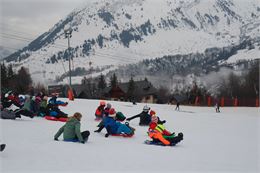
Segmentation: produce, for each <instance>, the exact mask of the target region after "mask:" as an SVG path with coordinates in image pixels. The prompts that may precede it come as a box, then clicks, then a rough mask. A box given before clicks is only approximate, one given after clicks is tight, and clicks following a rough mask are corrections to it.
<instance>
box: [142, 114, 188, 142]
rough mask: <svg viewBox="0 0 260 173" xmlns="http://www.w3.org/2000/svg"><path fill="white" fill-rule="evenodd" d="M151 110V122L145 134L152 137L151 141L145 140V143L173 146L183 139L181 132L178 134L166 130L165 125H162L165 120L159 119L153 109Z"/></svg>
mask: <svg viewBox="0 0 260 173" xmlns="http://www.w3.org/2000/svg"><path fill="white" fill-rule="evenodd" d="M151 112H152V114H153V116H152V122H151V123H150V125H149V129H148V132H147V134H148V136H149V137H150V138H151V139H152V141H150V140H146V141H145V143H146V144H153V145H163V146H174V145H176V144H177V143H179V142H180V141H182V140H183V134H182V133H178V135H176V134H175V133H174V132H173V133H171V132H169V131H168V130H166V128H165V126H164V125H163V123H165V122H164V121H160V120H159V118H158V117H157V116H156V115H155V114H156V113H155V111H151ZM158 120H159V121H158Z"/></svg>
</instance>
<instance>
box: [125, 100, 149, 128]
mask: <svg viewBox="0 0 260 173" xmlns="http://www.w3.org/2000/svg"><path fill="white" fill-rule="evenodd" d="M149 110H150V108H149V107H148V106H147V105H145V106H144V107H143V111H142V112H141V113H140V114H137V115H135V116H132V117H130V118H127V119H126V120H127V121H131V120H133V119H135V118H140V122H139V125H140V126H148V125H149V124H150V122H151V116H150V114H149Z"/></svg>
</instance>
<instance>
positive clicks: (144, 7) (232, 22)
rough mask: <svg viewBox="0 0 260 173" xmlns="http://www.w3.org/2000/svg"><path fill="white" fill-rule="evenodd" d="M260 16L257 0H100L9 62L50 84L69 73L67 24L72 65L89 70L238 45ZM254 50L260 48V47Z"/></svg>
mask: <svg viewBox="0 0 260 173" xmlns="http://www.w3.org/2000/svg"><path fill="white" fill-rule="evenodd" d="M259 17H260V5H259V1H258V0H249V1H244V0H211V1H208V0H187V1H182V0H174V1H169V0H129V1H124V0H112V1H111V0H109V1H108V0H107V1H106V0H103V1H99V0H98V1H97V0H96V1H91V2H86V4H85V5H82V7H81V8H78V9H75V10H74V11H73V12H72V13H71V14H69V15H68V17H66V18H65V19H63V20H61V21H59V22H58V23H57V24H56V25H55V26H54V27H53V28H51V29H50V30H49V31H48V32H46V33H44V34H42V35H41V36H40V37H38V38H37V39H36V40H35V41H33V42H32V43H30V44H29V45H28V46H27V47H25V48H24V49H23V50H22V51H20V52H16V53H15V54H13V55H11V56H9V57H7V58H6V61H9V62H10V63H14V66H15V67H16V68H19V67H21V66H25V67H28V68H29V69H30V72H31V74H32V77H33V79H34V80H36V81H44V82H47V83H51V81H53V80H55V78H56V77H60V76H61V75H62V74H64V73H66V72H67V71H68V61H67V60H68V55H66V54H67V53H68V52H65V50H66V49H67V39H65V38H64V31H63V28H64V26H67V25H71V26H72V29H73V33H72V38H71V41H70V43H71V49H72V50H71V52H72V57H74V61H73V67H74V68H76V67H84V68H86V69H89V67H90V66H89V62H92V67H94V68H95V67H97V66H105V65H115V67H117V66H118V65H122V64H130V63H136V62H138V61H141V60H143V59H151V58H156V57H162V56H164V55H175V54H189V53H194V52H203V51H205V49H206V48H211V47H220V48H221V47H226V46H230V45H233V44H238V43H240V42H241V41H243V40H244V39H247V38H252V39H253V38H256V37H259V33H260V31H259V26H260V24H259ZM255 49H256V51H258V52H259V46H257V47H256V48H255ZM64 54H65V55H64ZM245 58H247V57H245ZM254 58H257V57H254ZM113 68H114V67H113ZM73 80H75V79H73ZM73 82H74V83H75V82H79V81H78V80H75V81H73Z"/></svg>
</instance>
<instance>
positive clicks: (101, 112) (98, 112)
mask: <svg viewBox="0 0 260 173" xmlns="http://www.w3.org/2000/svg"><path fill="white" fill-rule="evenodd" d="M104 113H105V110H104V106H102V105H101V106H99V107H98V108H97V109H96V112H95V115H96V117H99V118H102V117H103V115H104Z"/></svg>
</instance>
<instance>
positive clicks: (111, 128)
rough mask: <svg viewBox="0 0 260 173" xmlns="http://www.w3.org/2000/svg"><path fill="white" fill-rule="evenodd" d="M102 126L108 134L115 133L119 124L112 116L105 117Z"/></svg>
mask: <svg viewBox="0 0 260 173" xmlns="http://www.w3.org/2000/svg"><path fill="white" fill-rule="evenodd" d="M103 123H104V126H105V127H106V129H107V131H108V133H109V134H116V133H117V129H118V127H119V124H118V123H117V122H116V120H114V118H112V117H105V118H104V120H103Z"/></svg>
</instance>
